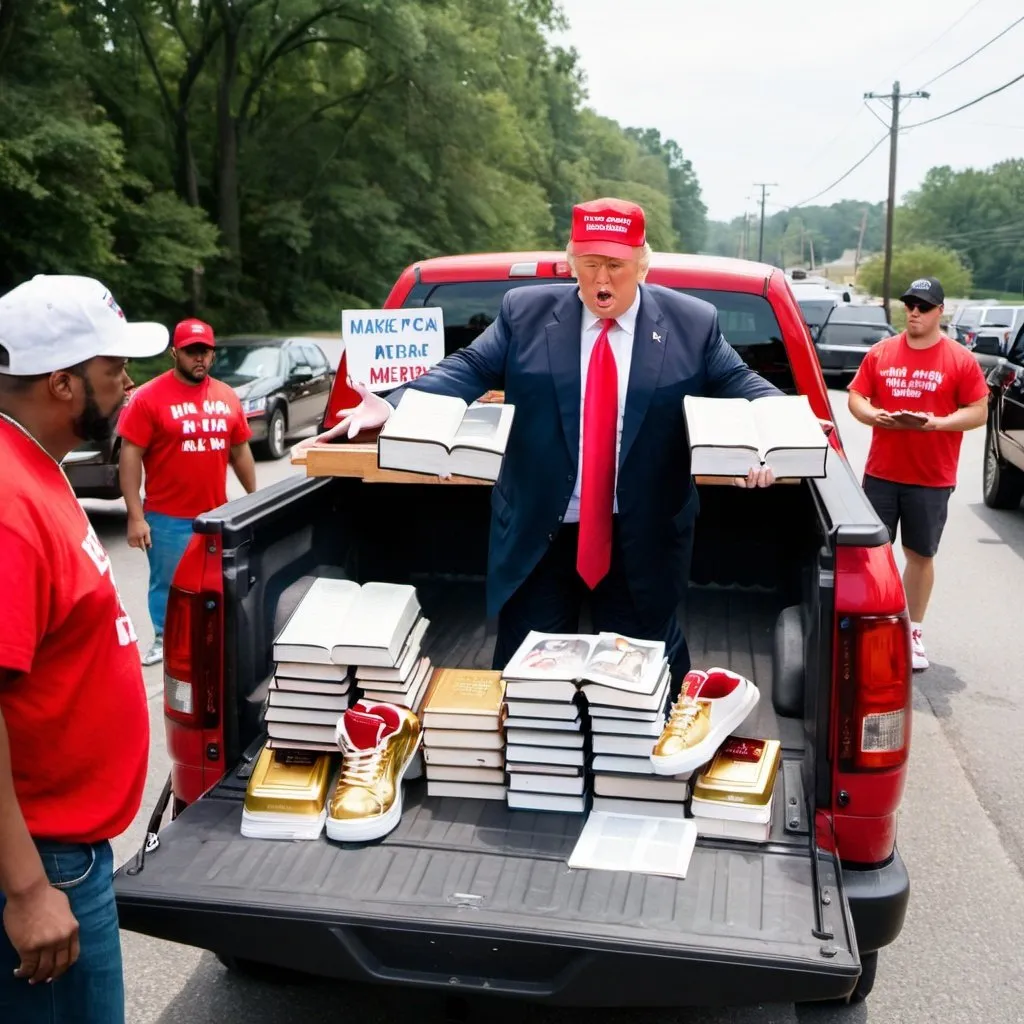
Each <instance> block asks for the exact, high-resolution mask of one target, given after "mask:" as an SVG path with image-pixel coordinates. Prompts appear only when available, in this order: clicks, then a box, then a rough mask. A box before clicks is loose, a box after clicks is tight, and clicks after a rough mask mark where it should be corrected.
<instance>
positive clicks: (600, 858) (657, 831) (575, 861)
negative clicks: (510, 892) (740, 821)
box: [569, 811, 697, 878]
mask: <svg viewBox="0 0 1024 1024" xmlns="http://www.w3.org/2000/svg"><path fill="white" fill-rule="evenodd" d="M696 841H697V827H696V825H695V824H694V823H693V821H692V820H687V819H682V820H679V819H672V818H660V817H658V818H653V817H652V818H648V817H642V816H640V815H635V814H613V813H609V812H607V811H591V812H590V816H589V817H588V818H587V823H586V825H584V826H583V831H582V832H581V833H580V838H579V840H578V841H577V843H576V848H575V849H574V850H573V851H572V854H571V855H570V856H569V867H570V868H590V869H591V870H595V871H631V872H635V873H638V874H646V875H667V876H669V877H671V878H685V877H686V870H687V868H688V867H689V865H690V857H691V856H692V854H693V848H694V845H695V843H696Z"/></svg>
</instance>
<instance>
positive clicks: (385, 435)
mask: <svg viewBox="0 0 1024 1024" xmlns="http://www.w3.org/2000/svg"><path fill="white" fill-rule="evenodd" d="M465 412H466V403H465V402H464V401H463V400H462V399H461V398H453V397H451V396H450V395H432V394H429V393H428V392H426V391H417V390H416V389H415V388H410V389H409V390H408V391H406V392H405V394H404V395H403V396H402V400H401V401H400V402H399V403H398V408H397V409H396V410H395V411H394V412H393V413H392V414H391V415H390V416H389V417H388V421H387V423H385V424H384V426H383V428H382V429H381V432H380V438H382V439H389V438H394V439H395V440H404V441H427V442H430V443H433V444H439V445H443V446H444V448H446V449H447V448H449V447H450V446H451V444H452V441H453V440H454V438H455V434H456V432H457V431H458V429H459V425H460V424H461V423H462V417H463V415H464V414H465Z"/></svg>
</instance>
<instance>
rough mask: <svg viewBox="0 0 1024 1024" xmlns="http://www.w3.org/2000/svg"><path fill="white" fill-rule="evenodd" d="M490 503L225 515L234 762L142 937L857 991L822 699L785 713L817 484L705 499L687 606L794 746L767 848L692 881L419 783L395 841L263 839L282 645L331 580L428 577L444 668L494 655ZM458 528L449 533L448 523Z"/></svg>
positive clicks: (316, 956) (577, 978)
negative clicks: (785, 644) (488, 584)
mask: <svg viewBox="0 0 1024 1024" xmlns="http://www.w3.org/2000/svg"><path fill="white" fill-rule="evenodd" d="M829 462H830V468H831V470H832V471H833V472H835V473H838V474H840V477H839V478H838V479H837V480H835V481H834V482H833V484H832V485H831V486H830V485H829V484H828V482H823V483H822V484H821V489H822V491H823V493H825V495H826V496H827V497H828V498H829V501H830V502H831V504H832V505H833V506H834V507H833V512H834V511H836V510H838V511H840V512H843V513H844V514H847V515H848V513H849V511H850V507H849V505H848V504H846V499H849V498H850V496H851V494H852V495H854V496H856V493H857V492H856V491H855V490H852V489H851V488H849V487H847V486H846V485H845V483H844V478H843V476H842V474H843V473H848V470H846V468H845V465H844V464H842V463H840V460H839V459H838V457H836V458H835V459H832V458H830V460H829ZM851 482H852V480H851ZM399 496H400V497H401V498H402V499H403V500H402V503H401V505H398V504H397V503H396V498H397V497H399ZM487 499H488V495H487V491H486V489H484V488H472V487H471V488H463V489H461V493H460V489H458V488H451V487H449V488H445V487H436V486H435V487H428V486H424V487H411V486H408V485H405V486H398V488H397V491H396V490H395V488H394V486H393V485H381V484H377V485H365V484H360V483H358V482H355V481H347V480H329V481H319V482H313V481H302V482H296V481H291V482H288V483H285V484H282V485H278V487H275V488H271V489H268V491H267V492H264V494H263V495H261V496H259V497H257V496H255V495H254V496H252V497H251V498H248V499H243V500H242V502H239V503H233V504H234V505H235V506H239V507H238V508H237V510H236V515H235V518H234V520H233V521H232V522H224V521H220V522H218V523H217V524H216V528H217V532H220V533H221V536H222V541H223V544H224V551H225V555H224V559H225V585H226V587H229V588H234V589H235V593H233V594H231V595H230V596H229V599H228V600H227V601H226V607H227V608H228V609H235V610H236V611H235V613H234V615H235V616H236V618H235V620H234V621H232V619H230V618H229V619H228V621H227V622H226V625H225V642H226V643H227V645H228V646H229V649H230V650H231V654H230V657H231V658H232V660H233V664H236V665H237V666H238V667H237V670H236V671H237V685H238V689H239V692H238V694H237V698H238V701H239V707H238V709H237V713H234V714H231V713H229V714H231V717H232V718H233V719H234V720H236V721H238V722H239V723H240V724H239V726H238V733H237V736H236V738H235V745H236V753H235V755H234V757H233V759H232V760H231V761H230V762H229V763H232V764H235V765H236V767H235V768H234V769H233V770H231V771H229V772H228V773H227V774H226V775H225V777H224V778H223V779H222V780H221V781H220V782H219V783H218V784H217V785H216V786H215V787H214V788H213V789H212V790H210V791H209V792H208V793H207V794H206V795H205V796H204V797H203V798H202V799H200V800H198V801H197V802H196V803H194V804H192V805H190V806H189V807H187V808H185V809H184V811H183V812H182V813H181V814H180V815H179V816H178V817H177V818H176V819H175V820H174V821H172V822H171V823H169V824H168V825H166V826H165V827H164V828H163V829H161V831H160V833H159V846H158V847H157V848H156V849H155V850H153V851H151V852H150V853H148V854H147V855H146V857H145V861H144V866H143V867H142V870H141V871H139V872H138V873H135V874H130V873H129V872H128V871H126V870H125V869H124V868H122V869H121V870H120V871H119V872H118V877H117V881H116V891H117V900H118V908H119V913H120V917H121V924H122V927H124V928H127V929H130V930H136V931H141V932H145V933H149V934H153V935H157V936H160V937H162V938H167V939H172V940H175V941H179V942H185V943H188V944H190V945H197V946H202V947H206V948H209V949H212V950H214V951H216V952H220V953H224V954H228V955H231V956H234V957H237V958H245V959H251V960H255V961H262V962H269V963H274V964H278V965H281V966H285V967H292V968H297V969H300V970H306V971H309V972H311V973H314V974H318V975H323V976H328V977H335V978H341V979H353V980H359V981H376V982H381V983H404V984H409V985H413V986H427V987H435V988H439V989H441V988H443V989H445V990H447V991H453V990H457V991H463V992H477V993H491V994H504V995H514V996H522V997H525V998H528V999H530V1000H532V1001H543V1002H550V1003H559V1004H568V1005H578V1006H583V1005H595V1006H596V1005H600V1006H612V1005H665V1006H681V1005H687V1004H691V1003H709V1002H710V1003H718V1002H728V1001H734V1000H735V998H736V993H742V998H743V1001H745V1002H746V1001H757V1000H768V1001H772V1000H780V999H783V1000H792V999H794V998H796V999H801V1000H804V999H806V1000H814V999H828V998H842V997H845V996H846V995H848V994H849V993H850V992H851V991H852V990H853V988H854V986H855V984H856V981H857V977H858V974H859V972H860V959H859V956H858V952H857V943H856V939H855V937H854V934H853V928H852V922H851V916H850V909H849V905H848V903H847V900H846V898H845V896H844V894H843V887H842V882H841V879H840V872H839V868H838V865H837V863H836V861H835V859H834V857H833V855H831V854H827V853H824V852H822V851H818V850H815V849H813V848H812V843H811V838H810V835H809V824H810V823H809V819H808V813H809V800H808V796H807V795H806V787H808V786H813V784H814V783H813V781H812V780H813V778H814V765H813V760H814V759H813V755H812V748H813V743H811V742H810V741H809V740H807V739H806V738H805V737H806V735H807V734H808V731H809V729H811V728H812V726H809V725H808V724H807V721H806V716H805V715H804V714H803V710H804V709H803V707H801V709H800V711H799V712H798V714H797V716H796V717H786V716H784V715H780V714H778V713H777V712H776V710H775V707H774V706H773V704H774V702H773V699H772V689H773V684H774V679H773V665H774V663H775V659H776V654H775V651H774V644H775V640H774V637H775V629H776V621H777V618H778V616H779V613H780V611H781V610H782V609H783V608H784V607H792V606H793V605H794V604H797V605H800V604H801V603H802V601H803V603H806V604H809V605H810V606H811V607H810V612H811V617H812V619H813V616H814V615H816V614H817V611H816V607H817V606H816V602H817V600H818V597H817V595H818V575H817V559H818V558H819V557H820V555H821V552H822V544H823V540H824V537H825V533H826V530H827V526H828V524H827V523H824V522H822V517H823V516H825V517H827V516H828V510H827V509H826V508H825V504H824V503H823V502H822V499H821V498H819V499H817V500H815V499H814V498H813V492H812V490H811V488H810V486H809V485H799V486H784V485H780V486H778V487H776V488H774V489H773V490H772V491H771V492H762V493H752V492H743V491H739V490H738V489H735V488H727V487H726V488H723V487H713V488H709V489H707V493H706V494H705V495H704V496H703V499H702V500H703V501H704V503H705V508H704V512H703V513H702V515H701V518H700V523H699V526H698V531H697V538H696V543H695V555H694V562H693V565H692V566H691V572H690V576H691V579H692V580H694V584H693V585H692V586H691V589H690V594H689V598H688V601H687V603H686V605H685V606H684V607H683V608H681V609H680V616H681V619H682V621H683V623H684V627H685V630H686V635H687V637H688V640H689V643H690V649H691V657H692V660H693V664H694V665H695V666H710V665H714V664H724V665H728V666H730V667H732V668H734V669H736V670H738V671H740V672H743V673H745V674H747V675H748V676H749V677H750V678H752V679H753V680H754V682H755V683H756V684H757V685H758V687H759V688H760V690H761V700H760V702H759V705H758V708H757V710H756V712H755V714H754V716H753V717H752V718H751V720H750V721H749V722H748V723H747V725H746V727H745V730H744V731H747V730H749V731H750V732H751V734H755V735H760V736H764V737H777V738H780V739H781V740H782V741H783V746H784V769H783V773H782V775H781V777H780V779H779V783H778V785H779V786H780V787H781V795H782V796H783V797H784V799H783V800H779V801H777V810H776V819H775V822H774V824H773V833H772V839H771V842H770V843H768V844H764V845H753V844H744V843H738V842H735V841H730V840H718V839H701V840H699V841H698V846H697V849H696V851H695V852H694V855H693V858H692V860H691V863H690V867H689V872H688V876H687V878H686V879H685V880H676V879H671V878H661V877H655V876H644V875H628V874H623V873H616V872H597V871H581V870H570V869H569V868H568V867H567V865H566V859H567V857H568V856H569V854H570V852H571V851H572V849H573V846H574V844H575V842H576V839H577V836H578V835H579V831H580V829H581V828H582V825H583V820H584V819H583V816H580V815H568V814H557V813H539V812H538V813H534V812H524V811H510V810H509V809H508V808H507V807H506V806H505V805H504V804H502V803H498V802H491V801H476V800H460V799H452V798H442V799H438V798H430V797H427V796H426V795H425V782H424V780H422V779H419V780H413V781H411V782H409V783H407V784H406V796H405V810H404V814H403V817H402V821H401V823H400V825H399V826H398V828H396V829H395V831H394V832H392V833H391V834H390V835H388V836H387V837H385V838H384V839H383V840H381V841H378V842H374V843H370V844H365V845H363V844H359V845H352V844H346V845H342V844H338V843H334V842H331V841H329V840H327V839H326V837H321V838H320V839H319V840H317V841H315V842H278V841H266V840H254V839H247V838H244V837H242V835H241V834H240V822H241V809H242V799H243V795H244V791H245V785H246V778H247V774H248V768H249V765H250V763H251V757H252V756H253V754H254V753H255V751H256V750H257V749H258V745H259V742H258V741H259V731H260V725H259V709H260V707H261V704H262V698H263V694H264V693H265V687H266V683H267V680H268V678H269V674H270V671H271V666H270V663H269V660H268V655H267V653H266V652H268V651H269V639H270V638H271V637H272V635H273V633H274V632H275V631H276V629H277V628H278V626H279V625H280V623H281V622H282V621H283V620H284V618H285V617H286V616H287V614H288V613H289V612H290V610H291V608H292V607H294V605H295V603H296V602H297V601H298V600H299V598H300V597H301V594H302V593H303V592H304V590H305V588H306V587H307V586H309V585H310V583H311V581H312V579H313V577H314V576H315V575H316V574H318V573H321V572H324V571H334V572H342V573H344V574H347V575H351V576H352V577H353V578H357V579H367V578H376V579H381V578H384V579H399V578H400V579H404V580H407V581H409V582H413V583H415V584H416V585H417V588H418V590H419V593H420V600H421V603H422V605H423V608H424V611H425V614H426V615H427V616H428V617H429V618H430V619H431V622H432V624H433V625H432V628H431V630H430V633H429V636H430V644H431V645H430V648H429V653H430V654H431V655H432V657H433V660H434V663H435V664H462V665H476V666H481V667H489V666H490V655H491V650H492V645H493V632H492V629H493V624H491V623H489V622H487V621H485V619H484V614H483V608H484V602H483V566H484V562H483V558H484V556H485V551H486V545H485V534H484V533H483V532H482V530H481V529H480V527H481V524H483V525H485V524H486V502H487ZM271 506H274V510H273V511H271V510H270V508H271ZM211 516H212V514H211ZM737 519H739V520H741V521H743V522H745V523H746V526H745V528H744V529H738V525H739V524H738V523H737V521H736V520H737ZM297 522H298V523H303V524H304V527H303V528H302V529H301V530H298V531H297V530H296V528H295V524H296V523H297ZM438 522H443V523H446V529H445V531H444V534H443V536H441V535H439V534H438V533H437V532H436V531H434V530H432V529H431V528H430V527H429V524H430V523H438ZM783 522H785V523H788V524H790V525H791V526H792V527H793V528H791V529H776V528H775V527H776V525H777V524H781V523H783ZM248 524H251V525H248ZM214 525H215V524H214V523H213V521H212V519H211V520H210V521H209V522H208V523H205V524H204V523H203V521H202V520H201V521H200V523H199V529H203V528H209V529H210V530H211V532H212V531H213V529H214ZM865 525H867V526H869V527H871V526H872V525H873V524H872V523H871V522H870V521H869V522H866V523H865ZM802 526H803V527H806V529H801V528H799V527H802ZM424 530H429V531H430V533H431V534H432V536H429V537H427V536H422V535H421V534H422V531H424ZM725 536H731V537H732V538H734V540H733V541H732V543H731V546H730V547H729V548H728V549H726V547H724V546H723V544H724V542H723V538H724V537H725ZM371 538H388V539H387V541H386V542H384V541H382V540H381V541H378V542H373V541H371ZM754 550H756V551H757V552H758V556H757V558H756V559H753V558H752V557H751V553H752V552H753V551H754ZM825 550H827V548H826V549H825ZM414 553H415V554H414ZM399 566H402V567H404V571H402V570H400V569H399ZM442 566H443V567H444V568H443V569H442V568H441V567H442ZM808 581H812V582H808ZM801 594H803V598H802V597H801ZM243 623H244V628H243V625H242V624H243ZM242 637H245V638H247V640H246V641H244V642H243V641H242V639H241V638H242ZM253 639H255V641H256V643H255V645H254V644H253V642H252V641H253ZM235 645H237V649H235ZM811 668H812V667H809V669H808V674H811V675H812V678H813V673H811ZM822 678H823V679H826V680H827V679H828V671H827V669H826V671H825V672H824V673H823V675H822ZM247 680H254V681H256V682H255V684H253V683H252V682H247ZM810 706H811V707H813V706H814V704H813V701H812V702H811V705H810ZM809 714H810V715H811V716H812V719H813V714H814V712H813V711H810V712H809ZM254 740H255V742H254ZM246 747H247V748H248V749H247V751H246V754H245V755H244V756H243V755H242V751H243V749H244V748H246ZM787 812H788V813H787ZM787 819H792V820H791V821H790V820H787ZM666 958H669V960H670V961H671V966H670V967H669V969H668V970H666Z"/></svg>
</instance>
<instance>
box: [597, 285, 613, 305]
mask: <svg viewBox="0 0 1024 1024" xmlns="http://www.w3.org/2000/svg"><path fill="white" fill-rule="evenodd" d="M612 300H613V296H612V293H611V292H610V291H609V290H608V289H607V288H598V290H597V304H598V306H599V307H600V308H601V309H606V308H607V307H608V306H610V305H611V304H612Z"/></svg>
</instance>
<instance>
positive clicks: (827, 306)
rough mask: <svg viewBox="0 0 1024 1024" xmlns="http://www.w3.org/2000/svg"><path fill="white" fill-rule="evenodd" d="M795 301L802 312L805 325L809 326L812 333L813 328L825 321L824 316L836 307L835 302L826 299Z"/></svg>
mask: <svg viewBox="0 0 1024 1024" xmlns="http://www.w3.org/2000/svg"><path fill="white" fill-rule="evenodd" d="M797 302H798V304H799V306H800V312H801V313H803V315H804V320H805V322H806V323H807V326H808V327H810V328H811V331H812V333H813V332H814V330H815V328H818V327H820V326H821V325H822V324H823V323H824V322H825V318H826V317H827V316H828V315H829V313H831V312H832V310H833V309H835V308H836V304H835V303H834V302H830V301H829V300H828V299H798V300H797Z"/></svg>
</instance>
